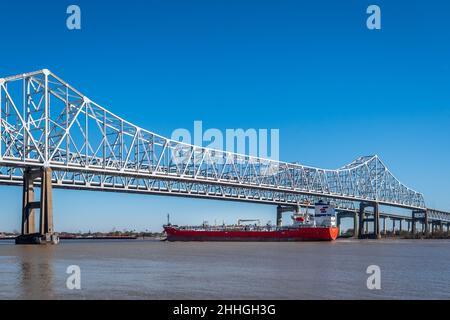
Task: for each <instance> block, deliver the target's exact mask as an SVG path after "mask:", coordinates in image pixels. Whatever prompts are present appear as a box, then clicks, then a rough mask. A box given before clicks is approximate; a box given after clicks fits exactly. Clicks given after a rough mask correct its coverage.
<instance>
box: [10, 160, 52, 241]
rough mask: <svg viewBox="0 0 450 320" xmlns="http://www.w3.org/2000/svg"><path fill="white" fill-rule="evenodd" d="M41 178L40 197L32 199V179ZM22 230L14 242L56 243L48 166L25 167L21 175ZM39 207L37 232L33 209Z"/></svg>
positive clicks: (50, 178) (50, 176)
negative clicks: (39, 167) (37, 167)
mask: <svg viewBox="0 0 450 320" xmlns="http://www.w3.org/2000/svg"><path fill="white" fill-rule="evenodd" d="M38 178H40V180H41V199H40V201H34V181H35V180H36V179H38ZM23 181H24V183H23V185H24V187H23V204H22V232H21V235H20V236H18V237H17V238H16V244H47V243H51V244H56V243H58V240H59V239H58V236H57V235H56V234H55V232H54V229H53V199H52V171H51V169H50V168H41V169H31V168H26V169H25V171H24V177H23ZM34 209H40V215H39V232H36V219H35V212H34V211H35V210H34Z"/></svg>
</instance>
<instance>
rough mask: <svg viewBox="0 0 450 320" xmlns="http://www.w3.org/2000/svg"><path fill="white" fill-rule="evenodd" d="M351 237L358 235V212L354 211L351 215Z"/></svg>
mask: <svg viewBox="0 0 450 320" xmlns="http://www.w3.org/2000/svg"><path fill="white" fill-rule="evenodd" d="M353 237H354V238H358V237H359V214H358V212H356V211H355V215H354V216H353Z"/></svg>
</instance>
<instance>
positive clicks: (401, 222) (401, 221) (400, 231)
mask: <svg viewBox="0 0 450 320" xmlns="http://www.w3.org/2000/svg"><path fill="white" fill-rule="evenodd" d="M398 222H399V224H400V226H399V228H398V232H399V234H400V233H402V231H403V220H402V219H399V220H398Z"/></svg>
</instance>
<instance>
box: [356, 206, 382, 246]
mask: <svg viewBox="0 0 450 320" xmlns="http://www.w3.org/2000/svg"><path fill="white" fill-rule="evenodd" d="M367 207H372V208H373V219H368V218H367V217H366V210H365V209H366V208H367ZM369 220H371V221H373V233H369V230H368V229H369ZM364 224H365V225H366V228H364ZM359 238H360V239H362V238H375V239H380V238H381V235H380V212H379V206H378V203H376V202H361V203H360V204H359Z"/></svg>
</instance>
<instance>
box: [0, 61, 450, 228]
mask: <svg viewBox="0 0 450 320" xmlns="http://www.w3.org/2000/svg"><path fill="white" fill-rule="evenodd" d="M0 106H1V112H0V184H9V185H22V184H23V180H24V170H25V169H26V168H50V169H51V172H52V173H51V177H52V182H53V187H56V188H68V189H91V190H102V191H117V192H136V193H146V194H162V195H175V196H186V197H197V198H209V199H220V200H233V201H246V202H256V203H267V204H277V205H284V206H295V205H301V204H305V203H314V202H315V201H317V200H318V199H324V200H326V201H332V202H334V203H335V204H336V206H337V207H338V208H339V209H340V210H348V211H354V210H357V208H358V206H359V205H358V203H361V202H370V203H377V204H380V205H387V206H392V207H399V208H406V209H411V210H416V211H424V212H428V215H429V218H430V219H439V220H442V221H448V222H450V213H447V212H441V211H436V210H430V209H427V207H426V205H425V201H424V197H423V195H422V194H421V193H419V192H417V191H414V190H413V189H411V188H409V187H407V186H405V185H404V184H402V183H401V182H400V181H399V180H398V179H397V178H396V177H395V176H394V175H393V174H392V173H391V172H390V171H389V169H388V168H387V166H386V165H385V164H384V163H383V161H382V160H381V159H380V158H379V157H378V156H376V155H374V156H365V157H360V158H358V159H356V160H355V161H353V162H351V163H350V164H348V165H346V166H343V167H342V168H339V169H336V170H327V169H321V168H315V167H309V166H304V165H301V164H294V163H286V162H281V161H273V160H268V159H262V158H257V157H252V156H248V155H242V154H236V153H230V152H225V151H221V150H213V149H208V148H204V147H200V146H194V145H188V144H184V143H181V142H178V141H174V140H171V139H167V138H165V137H162V136H160V135H158V134H156V133H153V132H151V131H148V130H145V129H143V128H140V127H138V126H136V125H134V124H132V123H130V122H128V121H126V120H124V119H123V118H121V117H119V116H117V115H115V114H113V113H112V112H110V111H108V109H106V108H104V107H102V106H100V105H99V104H97V103H96V102H94V101H93V100H91V99H89V98H88V97H86V96H85V95H83V94H82V93H80V92H79V91H78V90H76V89H75V88H73V87H72V86H70V85H69V84H68V83H67V82H65V81H63V80H62V79H60V78H59V77H58V76H56V75H55V74H53V73H52V72H50V71H49V70H47V69H44V70H39V71H36V72H30V73H25V74H20V75H16V76H10V77H6V78H0ZM37 183H38V184H39V179H38V182H37Z"/></svg>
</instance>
